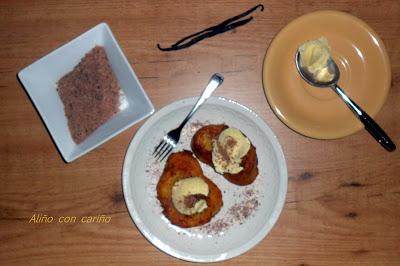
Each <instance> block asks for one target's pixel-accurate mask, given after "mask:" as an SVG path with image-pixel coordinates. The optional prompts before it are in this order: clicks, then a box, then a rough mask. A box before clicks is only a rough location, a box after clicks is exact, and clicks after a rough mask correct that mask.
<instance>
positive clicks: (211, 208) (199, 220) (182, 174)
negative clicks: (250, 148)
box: [157, 151, 223, 228]
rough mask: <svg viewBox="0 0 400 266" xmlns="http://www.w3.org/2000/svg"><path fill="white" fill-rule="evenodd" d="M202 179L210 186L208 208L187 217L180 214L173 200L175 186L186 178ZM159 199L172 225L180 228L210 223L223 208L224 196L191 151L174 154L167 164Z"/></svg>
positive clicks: (207, 198)
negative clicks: (204, 172) (205, 173)
mask: <svg viewBox="0 0 400 266" xmlns="http://www.w3.org/2000/svg"><path fill="white" fill-rule="evenodd" d="M189 177H200V178H202V179H203V180H204V181H205V182H206V183H207V185H208V188H209V193H208V196H207V197H205V198H204V199H205V200H206V202H207V208H206V209H204V210H203V211H201V212H199V213H195V214H192V215H185V214H182V213H180V212H179V211H178V210H177V209H176V208H175V206H174V203H173V200H172V188H173V186H174V184H175V183H176V182H177V181H179V180H181V179H184V178H189ZM157 197H158V200H159V201H160V203H161V206H162V207H163V214H164V215H165V216H166V217H167V218H168V220H170V221H171V223H172V224H174V225H177V226H180V227H185V228H186V227H194V226H199V225H203V224H206V223H208V222H209V221H210V220H211V218H212V217H214V216H215V215H216V214H217V213H218V212H219V210H220V209H221V207H222V204H223V203H222V194H221V191H220V190H219V188H218V187H217V185H215V184H214V183H213V182H212V181H211V180H210V179H209V178H207V177H206V176H205V175H204V174H203V171H202V169H201V167H200V164H199V162H198V161H197V159H196V158H195V157H194V156H193V154H192V152H190V151H181V152H176V153H172V154H171V155H170V156H169V157H168V159H167V162H166V164H165V168H164V171H163V173H162V175H161V177H160V180H159V182H158V184H157Z"/></svg>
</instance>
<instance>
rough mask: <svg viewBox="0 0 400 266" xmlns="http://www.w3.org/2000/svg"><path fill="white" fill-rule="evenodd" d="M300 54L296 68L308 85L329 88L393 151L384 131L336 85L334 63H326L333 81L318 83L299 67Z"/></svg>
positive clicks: (338, 73) (387, 148)
mask: <svg viewBox="0 0 400 266" xmlns="http://www.w3.org/2000/svg"><path fill="white" fill-rule="evenodd" d="M300 56H301V55H300V52H299V51H297V52H296V60H295V61H296V68H297V71H298V72H299V74H300V76H301V77H302V78H303V79H304V80H305V81H307V82H308V83H309V84H311V85H312V86H315V87H320V88H325V87H330V88H331V89H332V90H333V91H334V92H335V93H336V94H337V95H339V96H340V98H341V99H342V100H343V101H344V102H345V103H346V105H347V106H348V107H349V108H350V110H351V111H352V112H353V113H354V114H355V115H356V116H357V118H358V119H360V121H361V122H362V123H363V124H364V126H365V129H366V130H367V131H368V132H369V133H370V134H371V135H372V136H373V137H374V138H375V139H376V141H378V142H379V143H380V144H381V145H382V146H383V147H384V148H385V149H386V150H388V151H394V150H395V149H396V145H395V144H394V143H393V141H392V140H391V139H390V138H389V136H388V135H386V133H385V131H383V129H382V128H381V127H380V126H379V125H378V124H377V123H376V122H375V121H374V120H373V119H372V118H371V117H370V116H369V115H368V114H367V113H366V112H365V111H364V110H363V109H361V108H360V107H359V106H358V105H357V104H356V103H355V102H354V101H353V100H352V99H350V97H349V96H347V95H346V93H345V92H344V91H343V90H342V89H341V88H340V87H339V86H338V85H337V82H338V80H339V77H340V71H339V68H338V66H337V65H336V63H335V61H333V60H332V59H331V58H330V59H329V61H328V71H329V72H330V73H332V74H333V79H332V80H331V81H328V82H320V81H318V80H316V79H315V78H314V76H313V75H312V74H311V73H309V72H308V71H307V69H305V68H303V67H301V65H300Z"/></svg>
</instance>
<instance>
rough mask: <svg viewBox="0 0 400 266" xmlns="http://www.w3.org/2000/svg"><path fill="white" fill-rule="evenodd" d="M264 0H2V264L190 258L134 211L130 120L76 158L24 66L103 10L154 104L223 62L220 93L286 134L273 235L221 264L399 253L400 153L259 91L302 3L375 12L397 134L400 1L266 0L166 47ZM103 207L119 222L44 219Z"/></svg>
mask: <svg viewBox="0 0 400 266" xmlns="http://www.w3.org/2000/svg"><path fill="white" fill-rule="evenodd" d="M258 3H259V2H256V1H145V0H143V1H142V0H140V1H139V0H137V1H122V0H116V1H87V0H86V1H85V0H84V1H57V0H46V1H44V0H43V1H20V0H14V1H7V0H3V1H0V59H1V64H0V126H1V127H0V181H1V183H0V245H1V248H0V265H186V264H190V263H188V262H184V261H181V260H178V259H176V258H173V257H171V256H169V255H166V254H164V253H163V252H161V251H160V250H158V249H157V248H156V247H154V246H152V245H151V244H150V243H149V242H148V241H147V240H146V239H145V238H144V237H143V236H142V235H141V233H140V232H139V231H138V230H137V228H136V227H135V225H134V224H133V223H132V220H131V218H130V216H129V214H128V211H127V208H126V205H125V202H124V199H123V194H122V188H121V170H122V164H123V160H124V155H125V152H126V149H127V147H128V144H129V143H130V141H131V139H132V137H133V136H134V135H135V132H136V131H137V129H138V128H139V127H140V126H141V125H142V124H143V122H141V123H139V124H138V125H135V126H133V127H132V128H130V129H129V130H126V131H125V132H123V133H122V134H120V135H118V136H117V137H115V138H113V139H112V140H110V141H108V142H107V143H106V144H104V145H102V146H101V147H99V148H97V149H96V150H94V151H92V152H90V153H89V154H87V155H85V156H84V157H82V158H80V159H78V160H77V161H74V162H73V163H71V164H66V163H64V161H63V160H62V159H61V157H60V155H59V153H58V152H57V149H56V147H55V145H54V144H53V142H52V140H51V138H50V136H49V134H48V132H47V130H46V128H45V126H44V124H43V123H42V121H41V118H40V116H39V115H38V113H37V112H36V110H35V108H34V106H33V104H32V102H31V101H30V100H29V98H28V96H27V94H26V93H25V91H24V89H23V87H22V86H21V84H20V83H19V82H18V80H17V78H16V74H17V73H18V71H20V70H21V69H22V68H24V67H25V66H27V65H29V64H31V63H32V62H33V61H35V60H36V59H38V58H40V57H42V56H44V55H46V54H47V53H49V52H50V51H52V50H53V49H55V48H57V47H59V46H60V45H62V44H64V43H66V42H68V41H69V40H71V39H72V38H74V37H76V36H77V35H79V34H81V33H82V32H84V31H86V30H87V29H89V28H91V27H93V26H94V25H96V24H98V23H99V22H103V21H104V22H107V23H108V24H109V26H110V27H111V29H112V31H113V33H114V35H115V37H116V38H117V40H118V41H119V44H120V45H121V48H122V50H123V51H124V53H125V55H126V56H127V58H128V60H129V62H130V63H131V65H132V67H133V68H134V70H135V71H136V74H137V75H138V77H139V79H140V81H141V83H142V85H143V87H144V88H145V90H146V92H147V94H148V96H149V97H150V99H151V101H152V102H153V104H154V105H155V107H156V109H157V110H158V109H160V108H161V107H163V106H165V105H167V104H169V103H171V102H173V101H175V100H177V99H179V98H184V97H189V96H195V95H198V94H199V93H200V91H201V89H202V87H203V86H204V83H205V82H206V81H207V80H208V79H209V77H210V75H211V74H212V73H214V72H220V73H222V74H223V75H224V76H225V83H224V86H223V87H221V89H219V90H218V91H217V92H216V95H221V96H224V97H228V98H232V99H235V100H236V101H238V102H240V103H243V104H244V105H246V106H249V107H251V108H252V109H253V110H254V111H256V112H257V113H258V114H259V115H260V116H261V117H262V118H263V119H264V120H265V121H266V122H267V123H268V125H269V126H270V127H271V128H272V130H273V131H274V132H275V133H276V135H277V136H278V138H279V141H280V143H281V144H282V147H283V150H284V153H285V157H286V160H287V165H288V174H289V184H288V193H287V198H286V203H285V207H284V210H283V212H282V214H281V216H280V218H279V220H278V222H277V224H276V226H275V227H274V228H273V230H272V231H271V233H270V234H269V235H268V236H267V237H266V238H265V239H264V240H263V241H262V242H260V243H259V244H258V245H257V246H256V247H254V248H253V249H251V250H250V251H249V252H247V253H245V254H244V255H242V256H239V257H236V258H234V259H232V260H228V261H225V262H221V263H217V265H299V266H300V265H400V156H399V152H400V151H398V150H397V151H396V152H394V153H388V152H386V151H385V150H384V149H382V147H380V146H379V145H378V144H377V143H376V142H375V141H374V140H373V139H372V138H371V137H370V136H369V134H368V133H367V132H366V131H365V130H362V131H359V132H358V133H356V134H354V135H352V136H349V137H346V138H342V139H338V140H330V141H322V140H315V139H310V138H306V137H303V136H301V135H299V134H297V133H295V132H294V131H292V130H291V129H289V128H287V127H286V126H285V125H284V124H282V123H281V122H280V120H279V119H277V117H276V116H275V115H274V114H273V112H272V110H271V109H270V107H269V105H268V103H267V101H266V99H265V96H264V92H263V89H262V81H261V71H262V62H263V58H264V55H265V52H266V49H267V48H268V45H269V43H270V42H271V40H272V39H273V37H274V35H275V34H277V33H278V32H279V30H280V29H281V28H282V27H284V26H285V25H286V24H287V23H288V22H290V21H291V20H293V19H294V18H296V17H298V16H300V15H303V14H305V13H308V12H311V11H315V10H320V9H334V10H341V11H345V12H348V13H350V14H353V15H355V16H357V17H359V18H361V19H363V20H364V21H366V22H367V23H368V24H369V25H370V26H371V27H372V28H373V29H374V30H375V31H376V32H377V33H378V34H379V35H380V36H381V38H382V39H383V41H384V43H385V45H386V48H387V51H388V54H389V56H390V59H391V66H392V88H391V90H390V92H389V97H388V98H387V101H386V103H385V105H384V106H383V108H382V109H381V111H380V112H379V113H378V115H377V116H376V121H377V122H378V123H379V124H380V125H381V126H382V127H383V128H384V129H385V130H386V131H387V133H388V134H389V135H390V136H391V137H392V138H393V140H394V141H395V142H396V143H397V144H398V145H399V144H400V124H399V121H400V119H399V117H400V105H399V103H400V2H399V1H398V0H392V1H389V0H384V1H370V0H368V1H367V0H365V1H361V0H358V1H344V0H330V1H312V0H302V1H289V0H283V1H282V0H277V1H264V2H261V3H262V4H264V6H265V10H264V12H257V13H256V14H254V20H253V21H251V22H250V23H249V24H248V25H246V26H244V27H241V28H238V29H236V30H234V31H231V32H228V33H225V34H223V35H219V36H216V37H213V38H211V39H207V40H206V41H203V42H201V43H199V44H197V45H195V46H193V47H191V48H190V49H186V50H182V51H178V52H171V53H165V52H160V51H159V50H158V49H157V48H156V44H157V43H160V44H162V45H164V46H167V45H170V44H172V43H173V42H175V41H177V40H178V39H180V38H181V37H184V36H186V35H188V34H191V33H193V32H196V31H198V30H201V29H203V28H206V27H208V26H212V25H215V24H216V23H219V22H221V21H223V20H225V19H227V18H229V17H232V16H234V15H236V14H238V13H240V12H242V11H245V10H247V9H248V8H250V7H252V6H254V5H256V4H258ZM35 213H42V214H47V215H51V216H54V217H59V216H62V215H64V216H67V215H73V216H90V215H98V214H106V215H108V216H111V217H112V221H111V222H110V223H109V224H82V223H76V224H58V223H52V224H45V223H40V224H33V223H29V219H30V218H31V217H32V215H33V214H35Z"/></svg>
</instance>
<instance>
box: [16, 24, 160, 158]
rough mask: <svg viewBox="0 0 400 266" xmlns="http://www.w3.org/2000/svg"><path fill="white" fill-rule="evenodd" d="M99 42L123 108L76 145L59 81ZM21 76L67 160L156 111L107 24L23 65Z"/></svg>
mask: <svg viewBox="0 0 400 266" xmlns="http://www.w3.org/2000/svg"><path fill="white" fill-rule="evenodd" d="M96 45H100V46H103V47H104V49H105V51H106V53H107V57H108V59H109V63H110V65H111V67H112V69H113V71H114V73H115V75H116V77H117V79H118V82H119V86H120V88H121V90H122V96H121V105H120V111H119V112H118V113H117V114H116V115H114V116H113V117H112V118H111V119H110V120H108V121H107V122H106V123H104V124H103V125H102V126H101V127H99V128H98V129H97V130H96V131H94V132H93V133H92V134H91V135H90V136H89V137H88V138H86V139H85V140H84V141H83V142H82V143H80V144H75V142H74V141H73V139H72V136H71V134H70V131H69V128H68V124H67V118H66V116H65V112H64V105H63V103H62V102H61V99H60V97H59V95H58V93H57V84H56V83H57V81H58V80H59V79H60V78H61V77H63V76H64V75H65V74H66V73H68V72H70V71H72V70H73V68H74V67H75V66H76V65H77V64H78V63H79V62H80V60H81V59H82V58H83V57H84V56H85V54H86V53H87V52H89V51H90V50H91V49H92V48H94V47H95V46H96ZM18 78H19V80H20V81H21V83H22V84H23V86H24V87H25V90H26V91H27V93H28V94H29V96H30V98H31V100H32V102H33V104H34V105H35V107H36V109H37V110H38V112H39V114H40V115H41V117H42V119H43V121H44V123H45V124H46V127H47V128H48V130H49V132H50V135H51V136H52V138H53V140H54V142H55V144H56V145H57V148H58V150H59V151H60V153H61V155H62V157H63V158H64V160H65V161H66V162H71V161H73V160H75V159H77V158H78V157H80V156H82V155H84V154H86V153H87V152H89V151H91V150H93V149H94V148H96V147H97V146H99V145H101V144H103V143H104V142H106V141H107V140H109V139H111V138H112V137H114V136H116V135H117V134H119V133H121V132H122V131H124V130H125V129H127V128H129V127H131V126H132V125H133V124H135V123H137V122H138V121H140V120H142V119H144V118H146V117H147V116H149V115H151V114H152V113H153V112H154V107H153V105H152V103H151V102H150V100H149V98H148V97H147V95H146V93H145V92H144V90H143V88H142V86H141V84H140V82H139V80H138V79H137V77H136V75H135V73H134V71H133V70H132V68H131V66H130V64H129V62H128V60H127V59H126V57H125V55H124V54H123V52H122V50H121V48H120V47H119V45H118V43H117V41H116V39H115V38H114V36H113V34H112V32H111V30H110V28H109V27H108V25H107V24H106V23H101V24H99V25H97V26H95V27H94V28H92V29H90V30H88V31H87V32H85V33H83V34H82V35H80V36H78V37H77V38H75V39H73V40H72V41H70V42H68V43H67V44H65V45H63V46H61V47H60V48H58V49H56V50H54V51H53V52H51V53H49V54H48V55H46V56H44V57H42V58H41V59H39V60H37V61H36V62H34V63H33V64H31V65H29V66H28V67H26V68H24V69H23V70H21V71H20V72H19V73H18Z"/></svg>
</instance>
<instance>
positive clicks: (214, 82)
mask: <svg viewBox="0 0 400 266" xmlns="http://www.w3.org/2000/svg"><path fill="white" fill-rule="evenodd" d="M223 81H224V78H223V77H222V76H221V75H220V74H218V73H216V74H214V75H212V77H211V79H210V81H209V82H208V84H207V87H206V88H205V89H204V91H203V92H202V94H201V96H200V98H199V99H198V100H197V102H196V104H195V105H194V106H193V108H192V110H191V111H190V112H189V114H188V115H187V116H186V118H185V119H184V120H183V121H182V123H181V124H180V125H179V126H178V127H177V128H175V129H173V130H171V131H170V132H168V134H167V135H165V136H164V137H163V139H162V140H161V141H160V143H159V144H158V145H157V147H156V148H155V149H154V152H153V155H154V158H156V159H157V160H159V161H162V160H164V158H165V157H167V155H168V154H170V152H171V151H172V150H173V149H175V147H176V145H177V143H178V141H179V138H180V136H181V131H182V128H183V127H184V126H185V125H186V123H187V122H188V121H189V119H190V118H191V117H192V116H193V114H194V113H195V112H196V111H197V109H199V107H200V106H201V105H202V104H203V103H204V102H205V100H207V99H208V98H209V97H210V96H211V94H212V93H213V92H214V90H215V89H216V88H218V87H219V86H220V85H221V84H222V82H223Z"/></svg>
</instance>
